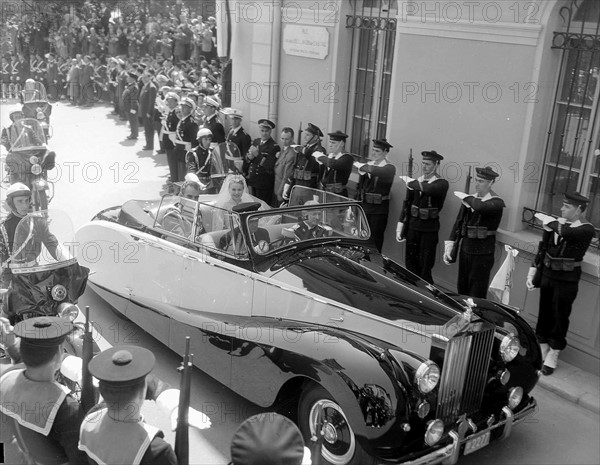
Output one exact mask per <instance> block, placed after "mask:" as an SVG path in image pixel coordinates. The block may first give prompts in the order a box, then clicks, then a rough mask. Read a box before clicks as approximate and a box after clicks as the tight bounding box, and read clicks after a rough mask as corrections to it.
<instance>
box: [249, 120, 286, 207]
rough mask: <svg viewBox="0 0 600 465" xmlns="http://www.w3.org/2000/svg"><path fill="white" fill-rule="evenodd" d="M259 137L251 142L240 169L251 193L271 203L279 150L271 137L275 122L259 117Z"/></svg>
mask: <svg viewBox="0 0 600 465" xmlns="http://www.w3.org/2000/svg"><path fill="white" fill-rule="evenodd" d="M258 127H259V128H260V137H259V138H258V139H255V140H254V141H253V142H252V145H251V147H250V149H249V150H248V153H247V154H246V159H245V161H244V165H243V166H242V171H243V172H244V174H246V181H247V182H248V187H249V188H250V189H251V194H252V195H254V196H256V197H258V198H259V199H261V200H264V201H265V202H266V203H268V204H269V205H271V203H272V202H273V189H274V186H275V163H276V162H277V154H278V153H279V151H280V150H281V148H280V147H279V145H277V143H276V142H275V141H274V140H273V138H272V137H271V132H272V131H273V129H275V123H274V122H273V121H270V120H268V119H259V120H258Z"/></svg>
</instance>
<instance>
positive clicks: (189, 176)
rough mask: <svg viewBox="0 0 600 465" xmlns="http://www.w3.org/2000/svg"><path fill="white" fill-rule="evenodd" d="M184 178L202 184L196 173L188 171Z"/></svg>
mask: <svg viewBox="0 0 600 465" xmlns="http://www.w3.org/2000/svg"><path fill="white" fill-rule="evenodd" d="M183 179H184V181H187V182H197V183H198V184H200V178H199V177H198V175H197V174H196V173H188V174H186V175H185V177H184V178H183Z"/></svg>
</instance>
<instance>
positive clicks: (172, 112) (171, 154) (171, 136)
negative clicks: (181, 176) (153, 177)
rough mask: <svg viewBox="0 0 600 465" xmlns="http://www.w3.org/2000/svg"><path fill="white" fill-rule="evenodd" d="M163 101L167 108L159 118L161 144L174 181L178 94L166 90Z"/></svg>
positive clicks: (175, 173) (175, 171) (176, 174)
mask: <svg viewBox="0 0 600 465" xmlns="http://www.w3.org/2000/svg"><path fill="white" fill-rule="evenodd" d="M165 103H166V105H167V109H168V110H167V112H166V113H164V114H163V117H162V119H161V125H162V129H161V134H162V145H163V148H164V149H165V152H167V164H168V165H169V174H170V175H171V181H172V182H175V181H176V180H177V178H178V173H177V158H176V156H175V141H176V138H175V131H176V130H177V124H178V123H179V117H178V116H177V105H178V104H179V95H177V94H176V93H175V92H167V93H166V95H165Z"/></svg>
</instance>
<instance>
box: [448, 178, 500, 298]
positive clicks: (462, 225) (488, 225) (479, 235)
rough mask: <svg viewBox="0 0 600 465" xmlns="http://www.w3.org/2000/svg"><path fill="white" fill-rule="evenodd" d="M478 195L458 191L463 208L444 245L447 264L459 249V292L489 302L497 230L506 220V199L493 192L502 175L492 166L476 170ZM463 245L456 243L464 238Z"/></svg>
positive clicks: (455, 193) (457, 194)
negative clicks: (488, 292) (503, 218)
mask: <svg viewBox="0 0 600 465" xmlns="http://www.w3.org/2000/svg"><path fill="white" fill-rule="evenodd" d="M475 172H476V174H475V191H476V194H475V195H469V194H465V193H464V192H458V191H455V192H454V195H456V196H457V197H458V198H459V199H461V201H462V203H463V205H462V206H461V209H460V211H459V213H458V217H457V219H456V222H455V224H454V227H453V228H452V232H451V234H450V240H449V241H445V243H444V250H445V251H444V263H446V265H450V263H451V261H452V260H451V256H452V254H453V248H454V247H460V250H458V283H457V288H458V293H459V294H465V295H469V296H472V297H480V298H483V299H485V298H486V296H487V291H488V287H489V282H490V272H491V270H492V267H493V266H494V248H495V245H496V230H497V229H498V225H499V224H500V220H501V219H502V211H503V209H504V207H505V204H504V200H502V199H501V198H500V197H498V196H497V195H496V194H495V193H494V192H493V191H492V185H493V184H494V182H495V180H496V178H497V177H498V173H496V172H495V171H494V170H492V169H491V168H490V167H485V168H475ZM460 238H462V240H461V241H460V245H456V243H455V240H456V239H460Z"/></svg>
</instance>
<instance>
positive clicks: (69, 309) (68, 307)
mask: <svg viewBox="0 0 600 465" xmlns="http://www.w3.org/2000/svg"><path fill="white" fill-rule="evenodd" d="M57 313H58V316H59V317H61V318H68V319H69V320H71V321H75V318H77V315H79V308H78V307H77V305H75V304H71V303H69V302H64V303H62V304H60V305H59V306H58V311H57Z"/></svg>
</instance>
